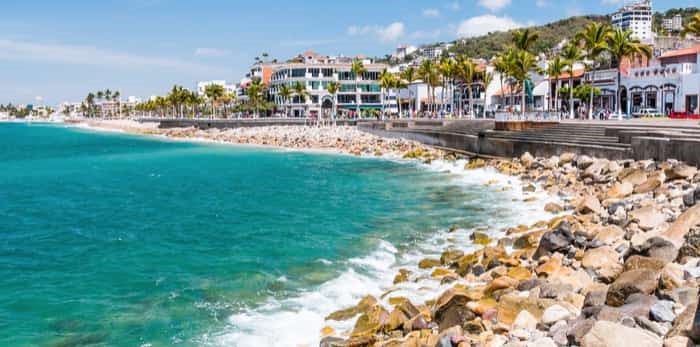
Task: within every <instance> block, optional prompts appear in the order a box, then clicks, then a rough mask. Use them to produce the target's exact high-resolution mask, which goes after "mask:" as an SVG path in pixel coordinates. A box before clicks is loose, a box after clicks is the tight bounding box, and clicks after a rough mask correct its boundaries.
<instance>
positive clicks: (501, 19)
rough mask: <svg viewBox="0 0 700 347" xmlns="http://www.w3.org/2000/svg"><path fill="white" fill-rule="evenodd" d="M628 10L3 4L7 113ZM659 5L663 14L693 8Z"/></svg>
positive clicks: (109, 0)
mask: <svg viewBox="0 0 700 347" xmlns="http://www.w3.org/2000/svg"><path fill="white" fill-rule="evenodd" d="M623 1H624V0H431V1H421V0H353V1H337V0H325V1H318V0H302V1H283V0H266V1H242V0H228V1H226V0H197V1H194V0H100V1H94V0H93V1H82V0H80V1H78V0H62V1H56V0H0V103H3V104H6V103H8V102H12V103H15V104H17V103H34V104H48V105H56V104H58V103H59V102H63V101H74V102H77V101H81V100H83V99H84V98H85V96H86V95H87V93H88V92H91V91H93V92H94V91H97V90H104V89H107V88H108V89H111V90H112V91H114V90H119V91H120V93H121V95H122V96H123V97H126V96H129V95H134V96H138V97H142V98H147V97H149V96H151V95H162V94H165V93H167V91H168V90H169V89H170V88H171V87H172V86H173V84H178V85H182V86H184V87H186V88H195V86H196V83H197V81H202V80H211V79H223V80H227V81H229V82H237V81H239V80H240V79H241V78H242V77H244V76H245V74H246V72H247V70H248V69H249V67H250V65H251V63H252V62H253V60H254V58H255V57H256V56H261V55H262V53H263V52H266V53H268V54H269V55H270V57H271V58H277V59H280V60H284V59H288V58H290V57H292V56H295V55H297V54H299V53H301V52H303V51H305V50H314V51H317V52H319V53H321V54H328V55H340V54H343V55H346V56H356V55H366V56H384V55H385V54H390V53H392V52H393V50H394V49H395V48H396V46H398V45H400V44H421V43H432V42H438V41H450V40H454V39H457V38H459V37H468V36H478V35H482V34H485V33H488V32H490V31H495V30H507V29H512V28H515V27H521V26H527V25H534V24H545V23H548V22H552V21H556V20H558V19H561V18H565V17H569V16H573V15H583V14H609V13H611V12H614V11H615V9H617V8H618V7H619V6H620V5H621V3H622V2H623ZM693 3H694V1H691V0H663V1H661V0H657V1H655V3H654V6H655V10H659V11H664V10H666V9H668V8H672V7H686V6H691V5H692V4H693Z"/></svg>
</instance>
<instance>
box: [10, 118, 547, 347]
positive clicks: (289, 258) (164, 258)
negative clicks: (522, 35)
mask: <svg viewBox="0 0 700 347" xmlns="http://www.w3.org/2000/svg"><path fill="white" fill-rule="evenodd" d="M0 132H2V136H1V137H0V138H2V142H3V143H4V147H5V148H7V149H8V150H5V151H3V152H1V153H0V156H1V159H2V162H3V171H2V173H1V175H2V180H1V182H2V189H1V190H0V197H1V199H0V211H1V212H2V215H3V216H4V217H3V219H2V220H0V229H1V230H2V232H3V234H4V235H7V236H6V237H5V238H4V242H3V243H2V251H1V252H0V254H1V255H2V258H3V263H4V264H9V266H7V267H3V269H2V272H3V273H2V276H3V277H4V278H8V279H9V280H8V281H7V285H6V286H3V288H2V289H0V290H2V291H3V293H2V295H1V296H0V297H1V298H2V302H0V317H1V319H0V321H1V322H3V323H2V335H0V344H3V345H13V346H29V345H59V344H66V343H67V344H71V343H74V344H75V343H83V344H85V343H88V342H90V341H92V342H94V343H102V344H107V345H115V344H116V345H149V344H151V345H153V346H156V345H173V344H179V345H185V346H187V345H231V344H233V345H240V346H246V345H249V343H247V342H251V341H263V342H269V341H274V342H279V341H281V340H285V339H291V340H290V341H292V340H293V339H297V340H298V341H300V342H313V341H316V340H318V339H319V338H320V335H319V330H320V328H321V327H322V326H323V324H325V323H324V322H323V317H325V315H327V314H328V313H330V312H332V311H333V310H336V309H340V308H342V307H343V306H347V305H350V304H352V303H354V302H356V301H357V300H358V299H359V298H361V297H362V296H364V295H366V294H369V293H380V292H381V291H382V290H384V289H385V288H387V287H388V286H390V285H391V280H392V276H393V272H395V271H396V269H397V268H398V267H399V266H411V265H412V266H415V265H416V261H415V260H416V259H417V258H419V257H422V256H429V255H431V254H435V253H437V254H439V252H440V251H441V250H442V248H443V247H445V246H447V245H449V244H450V243H461V244H463V246H464V247H472V246H471V244H470V242H469V241H468V235H469V232H468V231H467V230H469V229H473V228H476V227H483V226H490V227H491V228H492V231H497V230H499V227H505V226H506V225H510V224H516V221H517V222H519V221H520V218H521V215H522V214H524V213H532V218H535V217H536V216H538V215H541V214H543V212H541V211H542V205H541V204H543V203H544V200H542V201H540V202H536V203H531V204H530V205H524V204H519V203H517V202H512V200H513V199H516V200H518V201H520V200H522V199H523V193H522V192H520V191H518V190H514V191H500V190H501V187H502V186H503V185H508V180H509V179H508V178H507V177H505V176H497V177H498V178H500V180H501V181H500V186H499V185H497V184H494V185H492V186H489V187H485V186H483V183H485V182H487V181H489V180H492V179H493V177H494V175H493V174H487V173H485V174H484V175H474V174H471V175H470V176H464V175H461V174H457V173H460V172H461V171H462V170H461V167H460V166H459V164H457V165H455V164H452V165H451V166H450V165H448V164H445V166H440V164H439V162H436V163H435V164H434V165H432V166H424V165H421V164H418V163H416V162H401V161H400V162H397V161H388V160H378V159H367V158H354V157H350V156H337V155H325V154H310V153H301V152H291V153H290V152H286V151H280V150H275V149H261V148H250V147H236V146H230V145H217V144H204V143H193V142H183V141H171V140H168V139H157V138H146V137H140V136H133V135H127V134H117V133H112V134H106V133H95V132H94V131H91V130H86V129H79V128H68V127H65V126H63V125H46V124H0ZM462 165H463V163H462ZM448 171H451V172H452V173H451V174H450V173H447V172H448ZM436 178H437V179H436ZM504 204H506V205H508V206H509V207H508V208H504ZM511 204H512V206H511ZM518 206H519V207H518ZM516 207H517V208H516ZM528 211H529V212H528ZM535 212H536V213H535ZM453 226H459V227H462V228H464V230H463V231H460V232H458V233H452V234H450V236H449V237H446V234H444V232H445V230H447V229H449V228H450V227H453ZM380 240H381V241H380ZM438 284H439V282H438ZM438 288H439V286H438V287H433V288H430V287H426V288H424V290H423V291H416V290H415V289H417V288H410V286H409V287H407V288H406V289H405V290H406V291H408V292H409V293H414V294H413V295H414V296H415V297H425V298H427V297H431V296H433V295H435V293H436V291H437V290H438ZM411 289H413V290H411ZM285 312H286V314H287V315H286V316H285ZM302 313H303V314H304V315H303V316H295V315H296V314H302ZM292 316H294V317H304V321H305V322H312V323H307V324H300V325H291V326H290V325H283V324H281V322H282V321H284V319H282V320H280V319H278V318H280V317H282V318H284V317H287V318H289V317H292ZM339 324H340V325H339V326H338V328H339V329H340V328H341V327H342V326H343V324H346V325H347V324H348V323H347V322H345V323H339ZM92 342H91V343H92Z"/></svg>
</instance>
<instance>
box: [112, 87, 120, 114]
mask: <svg viewBox="0 0 700 347" xmlns="http://www.w3.org/2000/svg"><path fill="white" fill-rule="evenodd" d="M121 96H122V93H120V92H119V91H118V90H117V91H115V92H114V94H112V99H113V100H117V109H118V110H119V117H120V118H121V116H122V108H121V105H122V100H121Z"/></svg>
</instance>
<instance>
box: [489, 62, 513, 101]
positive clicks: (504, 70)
mask: <svg viewBox="0 0 700 347" xmlns="http://www.w3.org/2000/svg"><path fill="white" fill-rule="evenodd" d="M492 64H493V68H494V71H496V72H497V73H498V79H499V82H500V83H501V103H503V104H505V102H503V100H505V97H506V91H505V90H504V89H503V81H504V80H505V77H506V76H507V75H508V72H509V71H508V69H509V68H510V66H509V64H508V60H507V57H506V54H504V53H501V54H499V55H498V56H496V59H495V60H494V61H493V62H492ZM502 106H505V105H502Z"/></svg>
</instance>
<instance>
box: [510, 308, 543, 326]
mask: <svg viewBox="0 0 700 347" xmlns="http://www.w3.org/2000/svg"><path fill="white" fill-rule="evenodd" d="M537 323H538V322H537V318H535V316H533V315H532V314H531V313H530V312H528V311H527V310H522V311H520V312H519V313H518V316H517V317H515V320H514V321H513V326H512V329H513V330H515V329H524V330H530V331H532V330H536V329H537Z"/></svg>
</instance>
